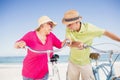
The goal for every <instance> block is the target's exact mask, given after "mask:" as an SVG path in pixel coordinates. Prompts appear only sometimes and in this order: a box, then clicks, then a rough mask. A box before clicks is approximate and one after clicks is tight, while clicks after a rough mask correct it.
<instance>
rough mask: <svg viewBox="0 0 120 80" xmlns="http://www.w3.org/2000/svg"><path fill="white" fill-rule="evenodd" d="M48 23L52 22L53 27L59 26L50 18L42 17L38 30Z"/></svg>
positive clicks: (39, 20)
mask: <svg viewBox="0 0 120 80" xmlns="http://www.w3.org/2000/svg"><path fill="white" fill-rule="evenodd" d="M47 22H52V23H53V24H52V26H53V27H54V26H56V25H57V23H56V22H54V21H53V20H51V19H50V18H49V17H48V16H42V17H40V18H39V19H38V28H39V27H40V25H42V24H45V23H47Z"/></svg>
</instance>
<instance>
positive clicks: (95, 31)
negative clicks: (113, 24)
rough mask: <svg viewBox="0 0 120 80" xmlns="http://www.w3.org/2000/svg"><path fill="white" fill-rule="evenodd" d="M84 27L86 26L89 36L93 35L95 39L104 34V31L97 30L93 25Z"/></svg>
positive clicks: (101, 29)
mask: <svg viewBox="0 0 120 80" xmlns="http://www.w3.org/2000/svg"><path fill="white" fill-rule="evenodd" d="M86 25H87V26H88V31H90V32H91V35H92V34H93V35H94V36H95V37H101V36H102V35H103V34H104V32H105V29H103V28H99V27H97V26H95V25H93V24H90V23H87V24H86Z"/></svg>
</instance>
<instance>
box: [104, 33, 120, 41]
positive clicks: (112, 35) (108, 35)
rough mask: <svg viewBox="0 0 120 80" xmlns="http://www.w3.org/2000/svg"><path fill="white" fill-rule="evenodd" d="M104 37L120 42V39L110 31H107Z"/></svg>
mask: <svg viewBox="0 0 120 80" xmlns="http://www.w3.org/2000/svg"><path fill="white" fill-rule="evenodd" d="M104 35H105V36H107V37H109V38H111V39H113V40H116V41H119V42H120V37H119V36H117V35H115V34H113V33H111V32H109V31H105V32H104Z"/></svg>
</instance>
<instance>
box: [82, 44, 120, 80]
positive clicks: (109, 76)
mask: <svg viewBox="0 0 120 80" xmlns="http://www.w3.org/2000/svg"><path fill="white" fill-rule="evenodd" d="M102 44H105V43H101V44H97V45H102ZM107 44H112V43H107ZM88 47H89V48H91V49H93V50H95V51H97V52H100V53H109V62H108V63H101V64H99V65H98V59H99V58H100V54H99V53H96V52H95V53H91V54H90V58H91V59H92V60H95V61H96V65H95V66H94V67H92V69H93V74H94V76H95V80H100V73H99V71H100V70H101V71H102V72H103V74H104V75H105V76H106V79H105V80H120V77H115V72H114V67H113V66H114V63H115V62H116V60H117V58H118V57H119V56H120V51H115V50H101V49H98V48H95V47H93V46H89V45H84V48H88ZM114 53H118V54H117V56H116V58H115V59H114V61H112V55H113V54H114Z"/></svg>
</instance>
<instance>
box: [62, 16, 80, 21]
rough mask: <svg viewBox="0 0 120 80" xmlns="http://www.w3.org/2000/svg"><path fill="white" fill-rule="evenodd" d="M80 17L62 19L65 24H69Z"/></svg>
mask: <svg viewBox="0 0 120 80" xmlns="http://www.w3.org/2000/svg"><path fill="white" fill-rule="evenodd" d="M79 18H80V17H79V16H78V17H75V18H70V19H64V20H65V21H66V22H70V21H75V20H77V19H79Z"/></svg>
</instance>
